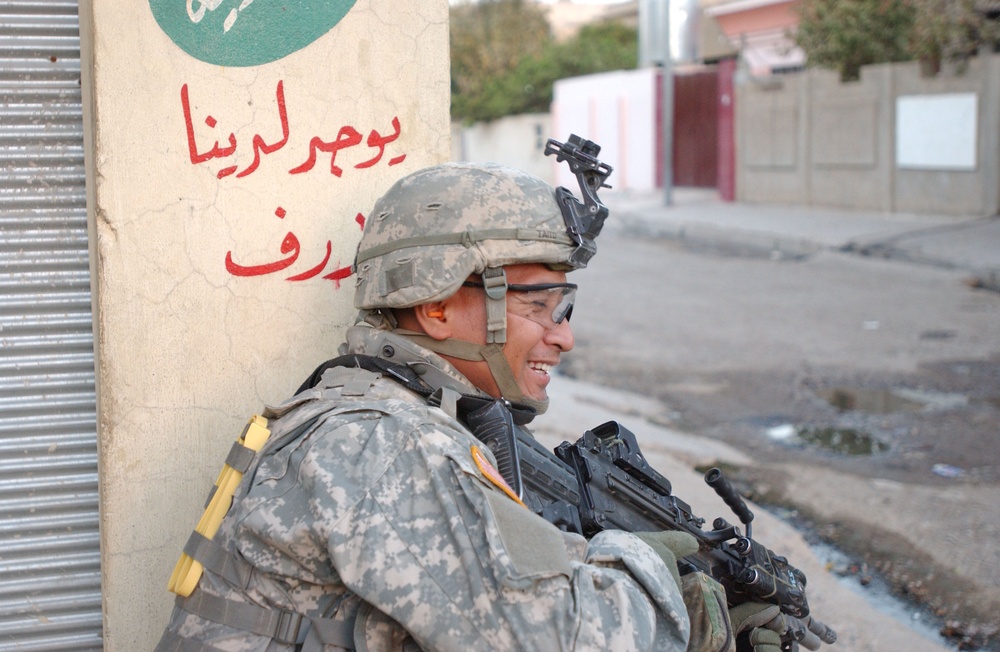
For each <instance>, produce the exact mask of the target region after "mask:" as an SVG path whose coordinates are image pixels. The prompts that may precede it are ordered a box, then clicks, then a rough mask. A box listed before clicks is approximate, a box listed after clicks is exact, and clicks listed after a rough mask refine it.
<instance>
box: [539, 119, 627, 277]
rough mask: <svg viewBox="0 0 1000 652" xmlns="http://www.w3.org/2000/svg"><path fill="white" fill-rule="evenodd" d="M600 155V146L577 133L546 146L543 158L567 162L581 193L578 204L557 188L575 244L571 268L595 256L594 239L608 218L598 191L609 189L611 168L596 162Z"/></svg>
mask: <svg viewBox="0 0 1000 652" xmlns="http://www.w3.org/2000/svg"><path fill="white" fill-rule="evenodd" d="M600 153H601V146H600V145H598V144H597V143H595V142H594V141H592V140H584V139H583V138H580V137H579V136H577V135H576V134H570V137H569V139H568V140H567V141H566V142H565V143H560V142H559V141H558V140H555V139H552V138H550V139H549V141H548V142H547V143H546V144H545V155H546V156H549V155H551V154H555V155H556V161H559V162H562V161H567V162H568V163H569V169H570V171H571V172H573V174H575V175H576V180H577V181H578V182H579V183H580V192H581V193H582V194H583V203H580V201H579V200H578V199H577V198H576V197H574V196H573V193H572V192H570V191H569V190H567V189H566V188H563V187H559V188H556V201H557V202H558V203H559V207H560V208H561V209H562V214H563V219H564V220H565V221H566V232H567V233H569V236H570V237H571V238H572V239H573V242H575V243H576V245H577V247H576V251H574V252H573V255H572V256H571V257H570V260H569V263H570V264H571V265H573V267H574V268H583V267H586V266H587V263H588V262H589V261H590V259H591V258H593V256H594V254H595V253H597V245H596V244H594V238H596V237H597V236H598V234H599V233H600V232H601V228H602V227H603V226H604V220H605V218H607V216H608V207H607V206H605V205H604V204H602V203H601V200H600V199H599V198H598V196H597V191H598V190H599V189H600V188H610V187H611V186H609V185H608V184H606V183H604V182H605V181H606V180H607V178H608V177H609V176H611V171H612V167H611V166H610V165H608V164H607V163H601V161H600V160H598V158H597V155H598V154H600Z"/></svg>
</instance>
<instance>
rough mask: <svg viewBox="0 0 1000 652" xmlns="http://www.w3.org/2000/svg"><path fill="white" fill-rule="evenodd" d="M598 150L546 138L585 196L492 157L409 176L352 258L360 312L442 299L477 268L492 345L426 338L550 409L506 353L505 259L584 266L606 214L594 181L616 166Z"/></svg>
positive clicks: (507, 389)
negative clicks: (525, 389) (523, 385)
mask: <svg viewBox="0 0 1000 652" xmlns="http://www.w3.org/2000/svg"><path fill="white" fill-rule="evenodd" d="M599 152H600V147H599V146H597V145H596V144H595V143H593V142H591V141H587V140H583V139H581V138H579V137H577V136H575V135H574V136H570V138H569V140H567V142H566V143H565V144H562V143H559V142H558V141H555V140H549V142H548V144H547V146H546V149H545V153H546V154H556V156H557V160H559V161H567V162H568V163H569V164H570V168H571V170H572V171H573V172H574V173H575V174H576V176H577V179H578V181H579V182H580V188H581V191H582V193H583V197H584V201H583V202H582V203H581V202H580V201H578V200H577V199H576V198H575V197H574V196H573V193H572V192H570V191H569V190H567V189H566V188H558V189H553V188H552V187H551V186H550V185H548V184H547V183H545V182H544V181H542V180H541V179H539V178H538V177H536V176H534V175H531V174H528V173H526V172H522V171H520V170H515V169H513V168H509V167H506V166H503V165H499V164H495V163H445V164H442V165H436V166H432V167H429V168H425V169H422V170H419V171H417V172H414V173H412V174H410V175H408V176H406V177H403V178H402V179H400V180H399V181H397V182H396V183H395V184H394V185H393V186H392V187H391V188H390V189H389V190H388V192H386V193H385V194H384V195H383V196H382V197H381V198H380V199H379V200H378V201H377V202H376V204H375V207H374V208H373V209H372V212H371V214H370V215H369V216H368V218H367V220H366V222H365V229H364V233H363V235H362V237H361V242H360V243H359V244H358V252H357V256H356V257H355V261H354V271H355V273H356V274H357V283H358V285H357V289H356V291H355V298H354V303H355V307H357V308H359V309H361V310H362V311H363V313H364V311H381V310H384V309H387V308H409V307H412V306H417V305H421V304H424V303H429V302H433V301H440V300H443V299H445V298H447V297H449V296H451V295H452V294H454V293H455V292H457V291H458V289H459V288H460V287H461V286H462V283H463V282H464V281H466V279H467V278H468V277H469V276H470V275H472V274H480V275H481V276H482V279H483V281H482V282H483V285H484V286H485V290H486V314H487V330H488V332H487V336H486V342H487V344H486V345H485V346H483V345H479V344H473V343H470V342H461V341H458V340H445V341H443V342H433V341H428V340H429V339H430V338H421V341H420V343H421V344H422V345H425V346H427V347H428V348H430V349H431V350H434V351H436V352H437V353H443V354H445V355H450V356H454V357H457V358H460V359H466V360H486V362H487V363H488V365H489V368H490V372H491V373H492V375H493V378H494V380H496V382H497V386H498V387H499V388H500V391H501V392H502V394H503V396H504V398H506V399H507V400H509V401H511V402H512V403H519V404H522V405H527V406H528V407H531V408H533V409H534V410H536V411H537V412H541V411H544V409H545V407H546V405H545V404H544V402H539V401H535V400H532V399H529V398H527V397H525V396H523V395H522V394H521V392H520V390H519V388H518V387H517V385H516V383H515V382H514V376H513V372H512V371H511V370H510V367H509V366H508V365H507V361H506V359H505V358H504V357H503V355H502V354H501V351H502V346H503V344H504V342H505V341H506V328H507V312H506V292H507V280H506V274H505V273H504V266H506V265H516V264H524V263H542V264H546V265H548V266H550V267H551V268H553V269H557V270H565V271H571V270H574V269H580V268H583V267H586V265H587V262H588V261H589V260H590V258H591V257H592V256H593V255H594V253H595V252H596V246H595V244H594V238H595V237H596V236H597V235H598V233H600V230H601V227H602V226H603V223H604V219H605V218H606V217H607V214H608V210H607V208H606V207H605V206H604V205H603V204H602V203H601V202H600V201H599V200H598V198H597V190H598V189H599V188H600V187H602V186H604V185H605V184H604V181H605V180H606V179H607V177H608V175H610V173H611V167H610V166H608V165H606V164H604V163H601V162H600V161H599V160H598V159H597V154H598V153H599Z"/></svg>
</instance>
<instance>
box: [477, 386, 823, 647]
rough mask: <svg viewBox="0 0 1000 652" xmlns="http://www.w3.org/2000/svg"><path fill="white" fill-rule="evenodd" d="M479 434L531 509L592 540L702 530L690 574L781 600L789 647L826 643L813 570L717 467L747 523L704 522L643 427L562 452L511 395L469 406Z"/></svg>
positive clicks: (738, 598) (607, 430)
mask: <svg viewBox="0 0 1000 652" xmlns="http://www.w3.org/2000/svg"><path fill="white" fill-rule="evenodd" d="M465 422H466V424H467V425H468V426H469V428H470V430H471V431H472V433H473V434H474V435H475V436H476V437H477V438H478V439H479V440H480V441H482V442H483V443H484V444H486V446H488V447H489V448H490V450H491V451H492V452H493V454H494V457H495V458H496V460H497V467H498V470H499V471H500V473H501V475H503V477H504V479H505V480H506V481H507V484H509V485H510V486H511V488H512V489H513V490H514V491H515V492H516V493H517V494H518V496H519V497H520V498H521V500H522V502H524V503H525V505H527V506H528V508H529V509H531V510H532V511H534V512H535V513H537V514H539V515H540V516H541V517H542V518H544V519H546V520H547V521H549V522H550V523H552V524H554V525H555V526H556V527H558V528H559V529H561V530H564V531H568V532H576V533H578V534H582V535H583V536H585V537H587V538H588V539H589V538H590V537H592V536H593V535H595V534H597V533H598V532H600V531H602V530H610V529H616V530H624V531H626V532H653V531H660V530H680V531H683V532H687V533H688V534H691V535H692V536H694V538H695V539H696V540H697V541H698V548H699V549H698V552H697V553H695V554H693V555H689V556H687V557H683V558H682V559H680V560H678V568H679V570H680V573H681V575H686V574H688V573H692V572H696V571H701V572H704V573H706V574H708V575H710V576H711V577H712V578H714V579H715V580H716V581H717V582H719V583H720V584H721V585H722V586H723V587H724V588H725V590H726V599H727V601H728V602H729V606H730V607H734V606H736V605H739V604H742V603H744V602H750V601H755V602H766V603H770V604H776V605H778V606H779V607H780V608H781V611H782V612H783V614H784V615H785V623H786V626H787V631H786V632H785V633H784V634H783V635H782V640H783V649H785V650H790V651H794V650H796V649H797V646H798V644H799V643H801V644H802V645H803V646H804V647H806V648H808V649H810V650H817V649H819V647H820V643H821V642H822V643H827V644H832V643H834V642H835V641H836V640H837V635H836V633H835V632H834V631H833V630H832V629H830V628H829V627H827V626H826V625H824V624H823V623H821V622H820V621H818V620H816V619H815V618H813V617H812V616H810V615H809V605H808V602H807V601H806V596H805V586H806V576H805V574H803V573H802V571H800V570H799V569H797V568H795V567H794V566H792V565H791V564H789V563H788V560H787V559H786V558H785V557H782V556H779V555H776V554H774V553H773V552H772V551H771V550H769V549H768V548H766V547H765V546H763V545H761V544H760V543H758V542H757V541H755V540H754V539H753V538H752V527H751V521H753V513H752V512H751V511H750V510H749V509H748V508H747V506H746V503H744V502H743V500H742V499H741V498H740V497H739V495H738V494H737V493H736V492H735V491H734V490H733V488H732V486H731V485H730V484H729V482H728V481H727V480H726V479H725V477H723V474H722V471H720V470H719V469H717V468H713V469H711V470H709V471H708V472H707V473H706V474H705V482H706V483H707V484H708V485H709V486H711V487H712V488H713V489H714V490H715V491H716V493H717V494H718V495H719V496H720V497H721V498H722V499H723V501H725V503H726V504H727V505H728V506H729V507H730V508H731V509H732V510H733V511H734V512H735V513H736V515H737V517H738V518H739V519H740V522H741V523H742V524H743V525H745V526H746V534H743V533H742V532H741V531H740V528H739V527H737V526H735V525H731V524H730V523H728V522H727V521H726V520H725V519H723V518H717V519H715V521H714V522H713V523H712V529H711V530H707V531H706V530H704V529H702V526H703V525H704V524H705V519H703V518H700V517H698V516H696V515H695V514H694V513H693V512H692V510H691V506H690V505H689V504H688V503H686V502H684V501H683V500H681V499H680V498H678V497H677V496H676V495H674V494H673V493H672V487H671V484H670V481H669V480H668V479H667V478H665V477H664V476H663V475H661V474H660V473H658V472H657V471H656V470H655V469H653V468H651V467H650V466H649V463H648V462H647V461H646V458H645V457H644V456H643V455H642V453H641V452H640V450H639V444H638V442H637V441H636V438H635V435H634V434H633V433H632V432H631V431H629V430H628V429H626V428H624V427H623V426H621V425H620V424H618V423H617V422H615V421H609V422H607V423H604V424H602V425H600V426H598V427H596V428H594V429H593V430H588V431H586V432H585V433H584V434H583V436H582V437H581V438H580V439H579V440H577V442H576V443H575V444H570V443H569V442H563V443H562V444H560V445H559V446H558V447H557V448H556V449H555V451H554V453H553V452H552V451H549V450H548V449H547V448H545V447H544V446H542V444H540V443H539V442H538V441H537V440H536V439H535V438H534V437H533V436H532V435H531V434H530V433H528V432H527V431H526V430H524V429H523V428H520V427H517V426H516V425H515V424H514V422H513V419H512V416H511V413H510V411H509V410H508V409H507V406H506V405H505V402H504V401H502V400H498V401H492V402H490V403H487V404H485V405H484V406H482V407H480V408H478V409H475V410H473V411H471V412H469V413H467V414H466V415H465Z"/></svg>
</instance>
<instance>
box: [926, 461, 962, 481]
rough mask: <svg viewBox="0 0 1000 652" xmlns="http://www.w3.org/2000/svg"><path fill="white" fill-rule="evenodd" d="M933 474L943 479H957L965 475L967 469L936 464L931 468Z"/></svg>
mask: <svg viewBox="0 0 1000 652" xmlns="http://www.w3.org/2000/svg"><path fill="white" fill-rule="evenodd" d="M931 473H933V474H934V475H939V476H941V477H942V478H957V477H959V476H961V475H964V474H965V469H963V468H960V467H957V466H952V465H950V464H935V465H934V466H932V467H931Z"/></svg>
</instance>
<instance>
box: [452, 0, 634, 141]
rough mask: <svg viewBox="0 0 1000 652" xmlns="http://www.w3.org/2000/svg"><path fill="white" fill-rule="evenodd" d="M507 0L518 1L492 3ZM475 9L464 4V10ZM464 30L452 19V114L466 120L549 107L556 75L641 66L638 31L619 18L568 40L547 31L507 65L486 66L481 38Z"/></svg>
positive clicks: (524, 47) (570, 75)
mask: <svg viewBox="0 0 1000 652" xmlns="http://www.w3.org/2000/svg"><path fill="white" fill-rule="evenodd" d="M505 3H511V4H513V3H512V2H511V0H500V1H499V2H494V3H492V4H505ZM470 8H471V7H470V6H463V8H462V9H463V10H468V9H470ZM533 9H537V7H533ZM453 16H454V10H453ZM466 18H467V17H466V16H463V17H462V19H463V20H464V19H466ZM543 20H544V15H543ZM473 24H475V23H473ZM465 29H466V24H465V23H462V24H460V25H457V24H456V23H454V22H453V23H452V86H451V89H452V95H451V115H452V119H454V120H462V121H464V122H467V123H468V122H475V121H479V120H482V121H488V120H495V119H497V118H501V117H503V116H506V115H515V114H518V113H530V112H546V111H548V110H549V106H550V105H551V103H552V87H553V85H554V83H555V82H556V81H557V80H559V79H563V78H566V77H575V76H578V75H586V74H590V73H595V72H605V71H608V70H622V69H631V68H635V67H636V65H637V60H638V36H637V34H636V30H635V29H633V28H630V27H626V26H624V25H622V24H620V23H614V22H608V23H598V24H595V25H588V26H585V27H583V28H582V29H581V30H580V32H579V33H577V35H576V36H574V37H573V38H571V39H569V40H568V41H566V42H565V43H557V42H556V41H555V40H554V39H553V38H552V37H551V35H548V32H547V30H546V34H547V37H546V39H545V40H544V42H543V43H542V44H541V47H539V48H537V49H529V48H528V47H527V46H522V47H521V49H520V56H518V57H516V62H515V63H514V64H513V65H510V61H511V59H508V60H507V62H506V64H505V65H503V66H500V65H497V66H493V67H490V66H487V65H485V62H484V60H483V58H482V57H479V56H478V55H474V54H473V53H472V52H471V51H474V50H477V49H486V48H485V47H484V46H483V44H481V43H479V42H478V41H477V39H476V37H474V36H472V35H470V34H466V33H456V31H457V30H461V31H463V32H464V30H465ZM480 34H483V32H480ZM501 35H502V32H501V33H497V34H495V36H497V37H498V38H499V37H501ZM498 49H499V48H498ZM508 52H509V50H508Z"/></svg>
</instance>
